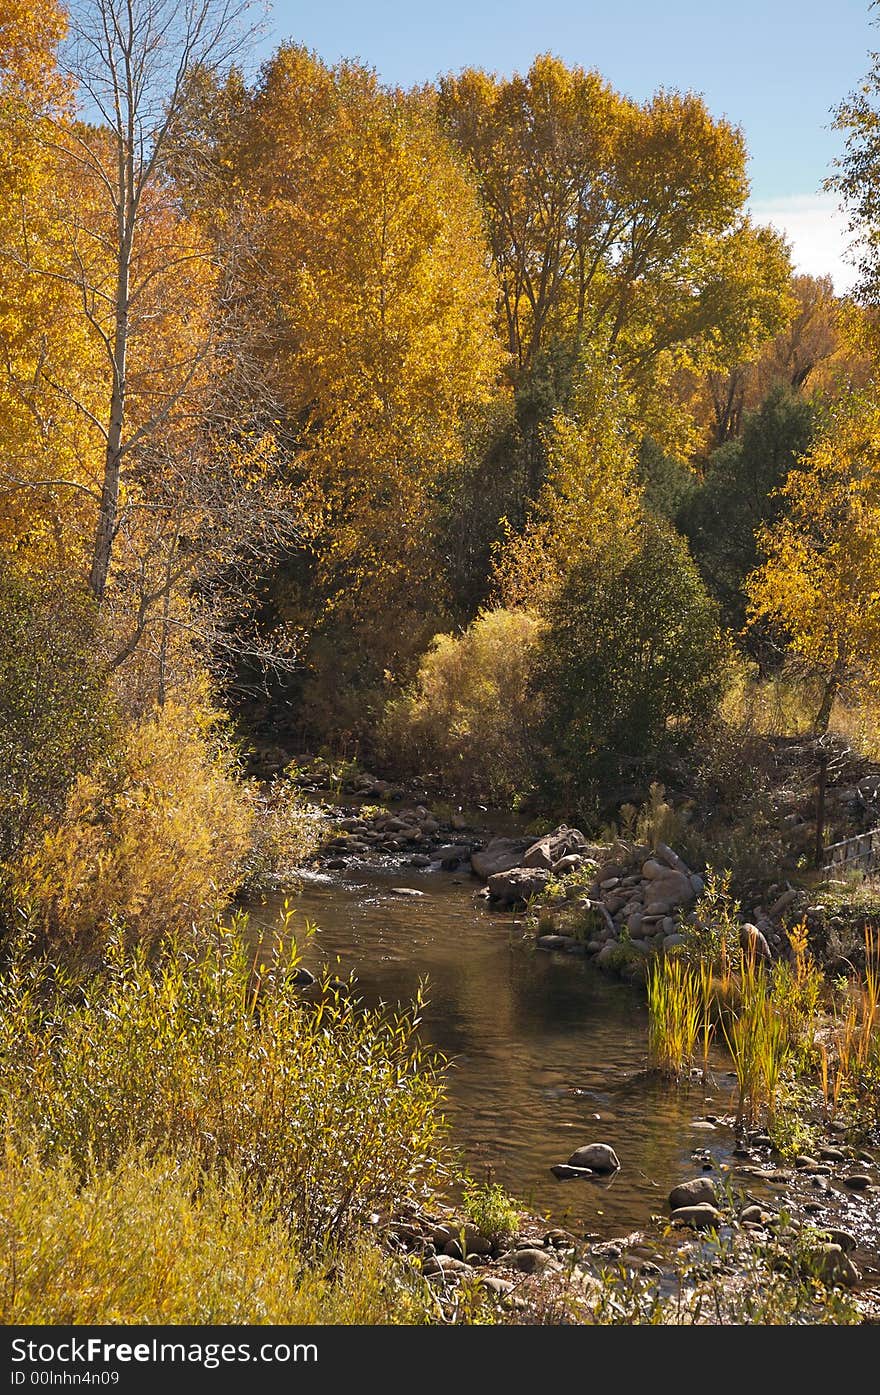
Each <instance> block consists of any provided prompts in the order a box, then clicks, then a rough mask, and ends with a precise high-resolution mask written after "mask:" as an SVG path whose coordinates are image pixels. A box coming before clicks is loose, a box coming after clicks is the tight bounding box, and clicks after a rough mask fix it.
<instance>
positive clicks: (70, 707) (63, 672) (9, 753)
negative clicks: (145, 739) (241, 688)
mask: <svg viewBox="0 0 880 1395" xmlns="http://www.w3.org/2000/svg"><path fill="white" fill-rule="evenodd" d="M96 627H97V616H96V612H95V607H94V604H93V602H92V601H91V599H90V598H89V597H88V596H87V595H86V593H85V590H84V589H83V590H82V591H78V590H76V589H74V588H71V587H69V586H68V587H64V588H62V587H60V586H55V585H54V584H53V583H51V582H50V581H49V580H47V579H45V578H43V579H40V580H38V581H37V580H33V579H30V578H28V577H26V576H23V575H21V574H19V573H18V572H17V571H16V570H15V569H14V568H13V567H12V566H10V565H9V564H8V563H2V564H0V864H2V863H6V862H10V861H12V860H13V859H14V858H15V857H17V856H18V854H19V853H20V852H21V849H22V847H23V845H24V844H25V842H26V841H27V839H28V838H29V837H30V836H31V835H32V834H33V833H34V831H35V830H37V829H39V827H40V826H41V825H42V824H43V822H44V821H45V820H47V819H49V818H51V817H53V816H57V815H59V814H60V813H61V811H62V809H63V807H64V801H65V798H66V796H67V792H68V790H69V789H70V786H71V784H72V783H73V781H74V780H75V779H76V777H77V775H78V774H79V773H80V772H81V771H84V770H86V769H88V768H89V767H90V766H91V765H92V764H93V762H94V760H95V759H96V757H97V756H98V755H99V754H100V753H101V752H104V751H106V750H108V748H110V747H111V745H112V736H113V718H112V709H111V704H110V701H109V698H108V695H107V685H106V681H105V677H104V675H103V673H102V672H101V668H100V665H99V664H98V662H97V659H96V657H95V656H96V650H97V647H98V646H97V629H96Z"/></svg>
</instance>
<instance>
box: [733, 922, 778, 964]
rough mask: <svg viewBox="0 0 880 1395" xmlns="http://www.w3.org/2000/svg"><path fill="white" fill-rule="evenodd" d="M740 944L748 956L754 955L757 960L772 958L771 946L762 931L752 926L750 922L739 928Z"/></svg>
mask: <svg viewBox="0 0 880 1395" xmlns="http://www.w3.org/2000/svg"><path fill="white" fill-rule="evenodd" d="M739 943H740V947H741V949H743V950H744V951H745V953H746V954H749V955H754V957H755V958H756V959H769V958H770V957H771V955H770V946H769V945H768V943H767V941H766V940H765V938H764V936H763V935H762V934H761V931H760V930H759V929H758V927H757V925H751V924H750V923H749V922H748V921H746V923H745V925H741V926H740V928H739Z"/></svg>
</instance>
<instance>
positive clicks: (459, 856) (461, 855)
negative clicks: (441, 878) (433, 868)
mask: <svg viewBox="0 0 880 1395" xmlns="http://www.w3.org/2000/svg"><path fill="white" fill-rule="evenodd" d="M470 855H471V850H470V848H469V847H467V845H466V844H464V843H444V845H443V847H442V848H437V850H436V852H435V853H434V859H435V861H437V862H439V863H440V865H441V867H442V868H443V870H444V872H454V871H455V869H456V867H458V865H459V863H461V862H467V860H468V858H469V857H470Z"/></svg>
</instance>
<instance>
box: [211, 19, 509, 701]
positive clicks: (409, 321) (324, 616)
mask: <svg viewBox="0 0 880 1395" xmlns="http://www.w3.org/2000/svg"><path fill="white" fill-rule="evenodd" d="M233 164H234V165H237V166H238V167H239V168H240V169H243V170H244V171H245V172H246V175H245V183H246V184H247V185H249V187H250V188H251V189H252V191H253V198H254V202H255V205H256V210H257V223H258V227H259V237H260V258H259V265H260V269H261V276H260V282H261V283H260V284H259V285H257V284H254V285H253V295H252V298H251V313H252V314H253V315H254V317H258V318H259V320H260V321H261V323H262V324H263V325H265V326H267V327H268V331H267V333H266V336H265V339H264V343H263V346H262V351H263V354H264V356H265V363H266V373H267V377H268V381H269V383H270V384H271V387H272V390H273V392H274V394H275V398H276V401H277V403H278V416H279V418H280V420H281V423H282V430H283V432H284V435H285V440H286V441H288V442H289V443H290V445H291V452H292V454H293V455H294V456H295V460H294V464H293V471H294V473H295V476H296V478H297V480H298V482H299V487H300V499H301V501H302V508H303V511H304V515H305V519H306V528H305V533H306V537H305V546H304V550H303V553H302V555H301V556H300V558H299V563H298V566H297V567H296V570H295V572H294V571H293V569H292V568H290V567H288V568H286V569H285V571H286V576H285V578H284V580H283V581H282V582H281V584H280V585H279V587H278V591H279V592H280V591H282V590H283V589H284V587H285V586H286V590H287V600H286V603H285V604H284V609H285V613H286V614H288V615H289V616H291V617H292V618H294V619H296V620H297V621H298V623H299V624H300V625H301V627H302V628H303V629H304V630H307V631H309V632H311V636H312V638H311V647H310V652H309V660H308V662H309V665H310V672H309V675H308V677H309V681H313V682H314V683H316V684H320V687H319V688H318V689H316V691H318V692H320V698H318V699H316V702H315V703H314V704H313V706H322V705H326V707H327V710H328V711H329V710H330V708H331V707H332V706H333V705H334V704H336V703H337V702H338V699H339V696H340V692H339V690H340V686H341V685H340V681H339V674H340V665H342V666H343V667H344V670H345V671H346V672H347V673H348V675H349V677H350V678H352V679H353V681H354V685H355V686H357V687H360V688H363V687H365V686H367V687H368V686H370V685H373V686H374V687H375V685H376V683H377V682H378V683H379V684H380V685H381V683H382V682H383V673H384V671H386V670H388V671H390V672H395V673H396V672H398V671H399V669H400V667H401V665H402V664H405V663H406V661H407V659H408V658H409V657H411V656H412V655H413V654H414V652H416V651H417V650H418V648H419V647H420V645H423V644H424V643H426V642H427V640H428V639H429V638H430V635H431V634H432V633H434V632H435V631H436V629H437V628H438V624H439V623H441V622H442V614H443V608H444V604H445V595H444V584H443V561H442V558H441V556H440V555H439V549H438V542H437V539H438V533H439V530H440V526H441V515H442V510H443V506H444V504H443V501H444V498H445V497H446V494H447V491H448V489H449V488H450V481H451V480H452V479H453V478H454V476H455V473H456V471H457V470H458V469H459V466H460V461H461V457H462V453H463V445H462V425H463V420H464V417H465V414H466V412H467V411H468V409H469V408H470V406H471V405H472V404H479V403H480V402H484V401H485V400H486V399H487V398H488V397H489V395H490V393H491V391H492V389H493V386H494V381H495V378H496V374H497V370H498V365H499V352H498V347H497V344H496V342H495V338H494V334H493V329H492V300H493V285H492V278H491V271H490V266H489V259H488V256H487V253H486V248H485V242H484V238H483V233H482V228H481V221H480V210H479V205H478V202H477V197H476V193H475V190H474V188H473V186H472V183H471V181H470V179H469V177H468V176H467V174H466V172H465V171H464V169H463V168H462V162H461V160H460V159H459V158H458V157H457V156H456V154H455V152H454V151H453V150H452V149H451V148H450V146H449V144H448V142H447V141H446V140H445V138H444V137H443V135H442V134H441V133H440V131H439V130H438V129H437V126H436V122H435V120H434V117H433V114H432V112H431V110H430V108H429V106H428V105H427V104H426V102H425V101H424V99H423V97H422V96H421V95H420V94H418V93H416V94H404V93H401V92H397V91H388V90H385V89H383V88H382V87H381V86H380V85H379V83H378V81H377V79H376V76H375V74H373V73H371V72H370V71H368V70H367V69H365V68H363V67H360V66H359V65H357V64H342V65H340V66H339V67H337V68H334V69H331V68H328V67H326V66H325V65H324V64H322V63H321V62H319V61H318V60H317V59H316V58H314V57H313V56H311V55H309V54H308V53H306V52H305V51H304V50H302V49H300V48H296V47H293V46H287V47H284V48H282V49H281V50H280V51H279V52H278V53H277V54H276V55H275V56H274V57H273V59H272V60H271V61H270V62H269V63H268V64H267V65H266V66H265V67H264V69H263V71H262V74H261V77H260V80H259V82H258V84H257V87H256V90H255V91H254V93H253V94H252V98H251V101H250V104H249V107H248V109H247V110H246V112H245V113H244V116H243V118H242V121H241V124H240V126H239V143H238V146H237V154H236V155H235V157H234V159H233ZM328 665H329V669H328Z"/></svg>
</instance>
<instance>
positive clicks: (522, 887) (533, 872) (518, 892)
mask: <svg viewBox="0 0 880 1395" xmlns="http://www.w3.org/2000/svg"><path fill="white" fill-rule="evenodd" d="M549 880H550V873H549V872H547V871H545V870H544V869H543V868H542V867H512V868H510V870H509V871H507V872H495V873H494V874H493V875H492V876H491V877H490V878H489V894H490V895H491V896H493V897H494V898H495V899H496V900H497V901H501V902H502V903H503V904H504V905H505V906H524V905H525V904H526V902H527V901H529V900H531V898H532V897H533V896H540V894H541V892H542V891H543V890H544V888H545V886H546V885H547V883H548V882H549Z"/></svg>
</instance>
